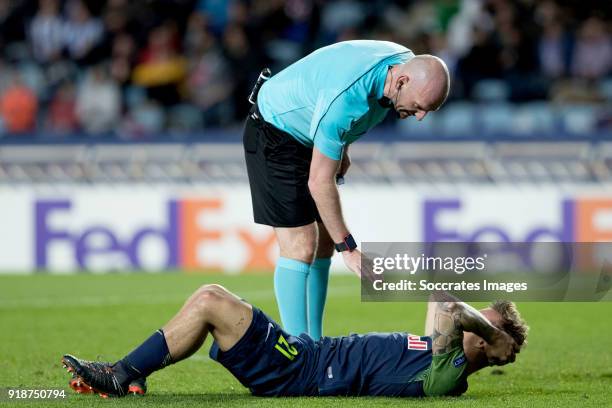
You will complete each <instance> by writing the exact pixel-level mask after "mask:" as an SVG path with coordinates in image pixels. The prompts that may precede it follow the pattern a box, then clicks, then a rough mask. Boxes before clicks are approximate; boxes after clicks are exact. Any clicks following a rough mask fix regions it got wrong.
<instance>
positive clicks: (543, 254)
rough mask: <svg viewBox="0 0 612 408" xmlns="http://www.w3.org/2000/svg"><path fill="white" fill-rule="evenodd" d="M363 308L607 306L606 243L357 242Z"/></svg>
mask: <svg viewBox="0 0 612 408" xmlns="http://www.w3.org/2000/svg"><path fill="white" fill-rule="evenodd" d="M362 253H363V258H362V271H363V273H362V279H361V297H362V300H363V301H427V300H428V298H429V296H430V294H431V293H432V292H437V291H444V292H448V293H449V294H452V295H455V296H457V297H459V298H460V299H462V300H465V301H483V302H488V301H492V300H495V299H508V300H513V301H546V302H559V301H570V302H577V301H578V302H596V301H611V300H612V290H611V289H612V243H608V242H596V243H593V242H592V243H584V242H581V243H566V242H532V243H522V242H520V243H511V242H439V243H438V242H436V243H423V242H364V243H362Z"/></svg>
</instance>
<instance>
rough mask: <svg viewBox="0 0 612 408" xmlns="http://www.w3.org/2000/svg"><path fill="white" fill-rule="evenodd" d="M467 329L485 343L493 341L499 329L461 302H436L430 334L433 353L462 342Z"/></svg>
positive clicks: (445, 350) (448, 349)
mask: <svg viewBox="0 0 612 408" xmlns="http://www.w3.org/2000/svg"><path fill="white" fill-rule="evenodd" d="M464 331H469V332H472V333H475V334H477V335H479V336H480V337H482V338H483V339H484V340H485V341H486V342H487V343H492V342H494V341H495V336H496V335H497V333H498V332H499V330H498V329H497V328H496V327H495V326H493V325H492V324H491V322H489V320H487V318H486V317H484V316H483V315H482V313H480V312H479V311H478V310H476V309H474V308H473V307H472V306H470V305H468V304H466V303H463V302H437V303H435V312H434V318H433V332H432V334H431V340H432V351H433V354H444V353H447V352H449V351H450V350H451V349H452V348H454V347H456V346H460V345H461V344H462V342H463V332H464Z"/></svg>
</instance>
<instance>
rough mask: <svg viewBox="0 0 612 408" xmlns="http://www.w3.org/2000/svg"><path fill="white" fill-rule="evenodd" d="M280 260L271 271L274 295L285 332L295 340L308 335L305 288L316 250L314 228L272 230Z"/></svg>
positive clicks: (312, 225)
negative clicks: (293, 336)
mask: <svg viewBox="0 0 612 408" xmlns="http://www.w3.org/2000/svg"><path fill="white" fill-rule="evenodd" d="M274 232H275V233H276V239H277V241H278V244H279V247H280V258H279V259H278V260H277V262H276V268H275V269H274V294H275V295H276V302H277V303H278V309H279V312H280V316H281V320H282V322H283V326H284V328H285V330H286V331H288V332H289V333H290V334H293V335H295V336H297V335H299V334H300V333H304V332H307V331H308V311H307V309H306V305H307V294H306V285H307V280H308V275H309V272H310V265H311V263H312V261H313V258H314V255H315V251H316V247H317V224H316V223H315V222H312V223H310V224H308V225H303V226H301V227H291V228H278V227H277V228H274Z"/></svg>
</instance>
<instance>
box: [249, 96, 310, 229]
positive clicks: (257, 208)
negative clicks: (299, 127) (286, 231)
mask: <svg viewBox="0 0 612 408" xmlns="http://www.w3.org/2000/svg"><path fill="white" fill-rule="evenodd" d="M243 142H244V155H245V159H246V167H247V172H248V175H249V185H250V187H251V199H252V202H253V217H254V219H255V222H256V223H257V224H264V225H270V226H273V227H300V226H302V225H307V224H310V223H312V222H314V221H317V222H321V217H320V216H319V212H318V211H317V206H316V205H315V202H314V200H313V199H312V196H311V195H310V190H308V175H309V174H310V162H311V160H312V149H311V148H309V147H306V146H304V145H303V144H301V143H300V142H298V141H297V140H296V139H295V138H294V137H292V136H291V135H289V134H288V133H286V132H283V131H282V130H280V129H277V128H276V127H274V126H273V125H271V124H269V123H267V122H265V121H264V120H263V119H262V117H261V114H260V113H259V111H257V108H256V106H255V107H253V109H252V110H251V114H249V116H248V117H247V120H246V124H245V127H244V136H243Z"/></svg>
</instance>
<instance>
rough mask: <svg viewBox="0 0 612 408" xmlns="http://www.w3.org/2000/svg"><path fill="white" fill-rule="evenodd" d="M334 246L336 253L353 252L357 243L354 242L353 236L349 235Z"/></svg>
mask: <svg viewBox="0 0 612 408" xmlns="http://www.w3.org/2000/svg"><path fill="white" fill-rule="evenodd" d="M334 246H335V247H336V251H338V252H344V251H349V252H353V250H354V249H355V248H357V243H356V242H355V239H354V238H353V236H352V235H351V234H348V235H347V236H346V237H344V240H343V241H342V242H340V243H339V244H334Z"/></svg>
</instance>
